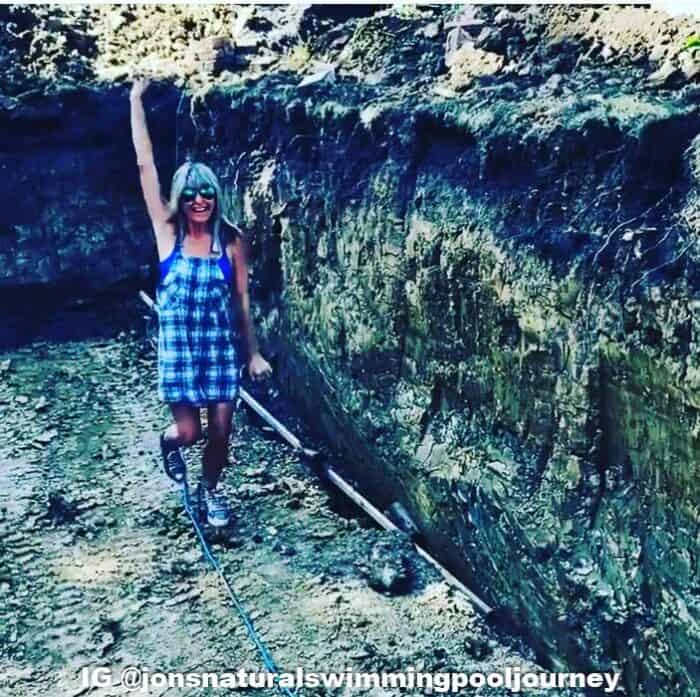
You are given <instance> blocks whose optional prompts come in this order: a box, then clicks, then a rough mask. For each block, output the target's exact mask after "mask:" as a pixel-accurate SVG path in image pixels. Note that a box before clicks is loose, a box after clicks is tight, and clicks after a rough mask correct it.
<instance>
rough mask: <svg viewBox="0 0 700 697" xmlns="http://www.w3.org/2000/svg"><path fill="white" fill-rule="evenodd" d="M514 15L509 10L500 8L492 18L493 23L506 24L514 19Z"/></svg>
mask: <svg viewBox="0 0 700 697" xmlns="http://www.w3.org/2000/svg"><path fill="white" fill-rule="evenodd" d="M515 18H516V17H515V15H514V14H513V13H512V12H510V11H509V10H501V11H500V12H498V13H497V14H496V16H495V17H494V18H493V21H494V23H495V24H506V23H508V22H513V21H515Z"/></svg>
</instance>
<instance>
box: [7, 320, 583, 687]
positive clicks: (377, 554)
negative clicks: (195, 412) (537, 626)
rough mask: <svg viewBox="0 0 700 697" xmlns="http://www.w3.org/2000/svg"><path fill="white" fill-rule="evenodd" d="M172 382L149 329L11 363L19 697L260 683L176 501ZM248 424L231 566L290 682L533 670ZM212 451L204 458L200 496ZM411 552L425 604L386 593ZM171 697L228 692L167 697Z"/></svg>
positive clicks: (236, 486) (236, 472) (520, 653)
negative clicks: (304, 673)
mask: <svg viewBox="0 0 700 697" xmlns="http://www.w3.org/2000/svg"><path fill="white" fill-rule="evenodd" d="M154 382H155V365H154V354H153V351H152V349H151V348H150V346H149V345H148V344H147V343H146V341H145V340H144V338H143V337H142V336H141V335H140V334H139V333H138V332H137V331H133V330H132V331H131V332H123V331H122V332H119V333H118V334H117V333H116V332H115V335H114V336H113V337H104V336H103V337H100V338H82V339H80V340H75V341H63V342H60V343H58V342H52V341H45V340H34V341H33V342H32V343H30V344H27V345H25V346H23V347H20V348H17V349H13V350H10V351H4V352H3V353H2V354H0V406H1V409H2V413H3V438H2V440H1V441H0V676H3V677H4V680H2V681H0V694H1V695H3V697H5V696H7V697H17V696H18V695H22V696H23V697H33V696H34V695H36V696H37V697H38V696H39V695H41V696H42V697H45V696H49V697H51V696H54V695H55V696H56V697H59V696H60V697H77V696H78V695H84V694H89V695H91V696H93V697H106V696H107V695H122V694H127V690H126V688H125V687H124V686H120V685H115V686H112V687H109V688H97V689H92V690H86V689H84V688H83V687H82V686H81V681H80V671H81V669H82V668H83V667H94V666H102V665H105V666H111V667H113V668H121V667H123V666H127V665H139V666H144V667H146V668H149V669H150V670H153V671H156V670H211V671H215V670H218V671H230V670H237V669H238V668H247V669H250V670H259V669H261V668H260V666H261V663H260V659H259V657H258V655H257V653H256V651H255V649H254V647H253V646H252V644H251V642H250V640H249V639H248V638H247V635H246V632H245V628H244V626H243V624H242V622H241V620H240V619H239V617H238V616H237V615H236V613H235V611H234V610H233V608H232V607H231V606H230V604H229V600H228V598H227V597H226V595H225V593H224V591H223V590H222V588H221V586H220V584H219V582H218V580H217V576H216V575H215V573H214V572H213V571H212V570H211V569H210V568H209V567H208V565H207V564H206V562H205V561H204V560H203V557H202V554H201V551H200V548H199V546H198V543H197V540H196V538H195V535H194V532H193V529H192V527H191V524H190V522H189V520H188V518H187V517H186V516H185V514H184V513H183V510H182V506H181V499H180V495H179V491H178V488H177V486H176V485H175V484H174V483H171V482H170V481H169V480H167V479H166V478H165V476H164V475H163V474H162V472H161V471H160V464H159V457H158V454H157V453H158V431H159V429H160V428H162V426H163V425H164V424H165V423H166V421H167V413H166V410H165V408H164V407H163V405H161V404H160V403H159V402H158V400H157V395H156V393H155V389H154V387H155V385H154ZM234 418H235V430H234V435H233V437H232V452H231V456H232V458H235V460H236V461H237V463H236V464H235V466H233V467H232V468H230V469H229V470H228V472H227V476H226V479H225V491H226V492H227V493H228V495H229V498H230V501H231V502H232V503H233V506H234V510H235V516H236V524H235V527H234V529H233V530H232V531H231V532H230V533H229V534H228V535H227V536H226V537H225V539H224V540H223V541H222V542H221V543H218V544H216V545H215V547H214V549H215V553H216V554H217V555H218V556H219V558H220V560H221V563H222V566H223V568H224V569H225V572H226V574H227V575H228V576H229V578H230V579H231V581H232V585H233V587H234V589H235V591H236V593H238V594H239V595H240V597H241V599H242V601H243V603H244V605H245V606H246V608H247V609H248V611H249V612H250V614H251V617H252V618H253V620H254V623H255V625H256V627H257V629H258V631H259V632H260V633H261V634H262V636H263V638H264V640H265V641H266V642H267V644H268V646H269V648H270V649H271V651H272V653H273V655H274V657H275V659H276V661H277V663H278V665H279V666H280V667H281V668H282V669H284V670H294V669H295V668H296V667H297V666H302V667H304V668H305V669H306V670H339V671H340V670H344V669H346V668H351V669H353V670H356V671H372V670H403V669H405V668H407V667H408V666H412V667H414V668H415V669H416V670H425V671H448V670H452V671H494V670H499V669H501V670H502V669H503V668H504V667H505V666H507V665H510V666H514V665H517V666H523V669H525V667H526V666H530V667H532V666H533V665H534V664H533V663H532V661H531V660H530V659H531V657H528V655H527V650H526V649H524V648H523V647H522V645H521V644H520V642H519V641H518V640H516V639H512V640H510V639H509V638H508V637H503V636H500V637H497V636H496V635H495V634H494V633H493V631H492V630H491V629H490V628H489V627H487V626H486V624H485V622H484V620H483V619H482V618H481V617H480V616H478V615H477V614H475V612H474V611H473V610H472V609H471V607H470V605H469V604H468V603H467V602H465V601H464V600H463V599H462V596H460V595H458V594H455V593H454V592H453V591H452V590H451V589H449V588H448V586H447V585H446V584H445V583H444V582H443V581H442V579H441V578H440V577H439V576H438V575H437V573H436V572H434V571H433V570H432V569H431V568H430V567H427V566H426V565H425V563H424V562H422V561H421V560H419V558H418V557H417V556H416V555H415V554H410V552H407V551H405V552H401V553H399V554H398V556H397V555H396V554H395V553H394V551H395V543H394V542H393V541H392V539H389V538H388V533H385V532H383V531H380V530H378V529H377V528H375V527H374V526H373V524H372V523H371V521H369V519H367V518H365V517H364V516H362V515H360V514H359V513H358V511H357V510H356V509H354V508H351V507H350V506H349V505H348V504H345V503H343V502H341V501H340V500H339V499H338V498H337V497H336V496H334V495H333V494H331V493H330V492H329V491H328V490H326V489H325V488H324V487H323V486H322V485H321V484H320V483H319V481H318V480H317V479H316V477H315V475H313V474H312V473H311V472H310V471H309V470H308V469H307V468H306V467H305V466H304V464H303V463H302V462H301V461H300V460H299V459H298V458H297V456H296V455H295V454H294V452H292V451H291V450H290V448H289V447H288V446H287V445H286V444H283V443H281V442H278V441H276V440H272V439H270V438H269V437H266V435H265V433H264V432H263V431H262V430H261V429H260V428H259V427H258V426H257V425H254V424H253V423H252V422H251V419H250V417H248V416H247V414H246V412H245V411H244V410H241V411H238V412H237V413H236V415H235V417H234ZM291 426H292V427H293V429H295V430H297V431H298V432H300V433H301V432H302V431H301V428H300V424H299V423H294V422H292V423H291ZM198 450H199V448H193V449H192V450H191V451H190V452H189V454H188V457H189V461H190V464H191V473H190V478H191V480H193V481H194V480H195V478H196V472H197V470H198V464H197V462H196V460H197V457H198V456H197V452H195V451H198ZM404 553H405V554H407V555H408V560H409V568H410V569H412V573H411V574H410V577H411V578H412V583H411V588H410V590H409V592H407V593H403V594H401V595H392V594H389V593H386V592H384V593H382V592H379V591H377V590H374V589H373V587H372V583H371V582H372V579H373V578H374V577H377V576H382V574H385V575H386V573H389V575H391V573H393V572H396V573H398V574H399V575H401V574H402V573H404V570H403V567H402V566H401V561H400V559H401V555H402V554H404ZM397 564H398V567H397V566H396V565H397ZM166 692H168V694H170V695H179V694H182V695H191V696H194V695H205V694H214V692H213V691H211V690H210V691H207V689H199V690H198V689H192V690H189V691H188V690H182V689H179V688H175V689H168V688H162V689H161V690H160V691H158V690H156V691H151V692H150V694H153V695H162V694H165V693H166ZM251 692H252V691H251ZM217 693H218V692H217ZM241 693H245V691H241ZM355 693H356V694H377V695H378V694H390V693H388V692H379V691H377V690H376V689H375V690H368V691H366V692H364V693H363V692H362V691H359V692H354V693H353V694H355ZM530 693H531V694H538V692H537V691H534V692H533V691H531V692H530ZM254 694H258V695H265V694H272V693H271V692H266V691H265V690H255V691H254ZM304 694H319V695H320V694H347V693H346V692H343V691H342V690H336V691H324V689H320V690H315V691H312V690H306V691H305V692H304ZM479 694H483V695H497V694H510V692H509V691H508V690H505V689H482V690H480V691H479ZM547 694H550V695H551V694H559V695H562V694H573V693H571V692H567V691H559V692H556V691H551V690H550V691H548V692H547Z"/></svg>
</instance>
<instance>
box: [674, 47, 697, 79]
mask: <svg viewBox="0 0 700 697" xmlns="http://www.w3.org/2000/svg"><path fill="white" fill-rule="evenodd" d="M678 62H679V64H680V69H681V72H682V73H683V77H684V78H685V79H686V80H694V79H695V78H696V77H697V76H698V75H700V51H697V50H696V51H683V53H681V54H680V56H679V57H678Z"/></svg>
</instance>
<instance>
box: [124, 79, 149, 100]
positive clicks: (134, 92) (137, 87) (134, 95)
mask: <svg viewBox="0 0 700 697" xmlns="http://www.w3.org/2000/svg"><path fill="white" fill-rule="evenodd" d="M150 84H151V81H150V80H147V79H145V78H140V79H138V80H134V82H133V84H132V85H131V93H130V94H129V96H130V97H131V99H141V97H142V96H143V93H144V92H145V91H146V90H147V89H148V86H149V85H150Z"/></svg>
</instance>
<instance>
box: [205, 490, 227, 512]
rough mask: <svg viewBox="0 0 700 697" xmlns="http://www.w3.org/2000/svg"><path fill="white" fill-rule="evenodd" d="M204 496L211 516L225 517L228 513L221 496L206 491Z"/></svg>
mask: <svg viewBox="0 0 700 697" xmlns="http://www.w3.org/2000/svg"><path fill="white" fill-rule="evenodd" d="M205 496H206V499H207V503H208V505H209V510H210V511H211V512H212V513H213V514H215V515H216V514H222V515H225V514H226V513H227V512H228V506H227V504H226V499H225V498H224V496H223V494H219V493H218V492H216V491H207V492H206V494H205Z"/></svg>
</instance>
